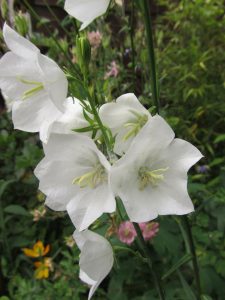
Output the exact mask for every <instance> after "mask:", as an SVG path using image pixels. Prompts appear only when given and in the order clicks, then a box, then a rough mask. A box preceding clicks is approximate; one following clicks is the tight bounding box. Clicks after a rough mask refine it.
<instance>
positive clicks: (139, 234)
mask: <svg viewBox="0 0 225 300" xmlns="http://www.w3.org/2000/svg"><path fill="white" fill-rule="evenodd" d="M133 225H134V228H135V230H136V233H137V238H138V241H139V244H140V246H141V248H142V250H143V252H144V255H145V257H146V262H147V264H148V266H149V269H150V271H151V274H152V277H153V280H154V283H155V287H156V289H157V292H158V295H159V300H165V294H164V290H163V288H162V284H161V280H160V278H159V277H158V275H157V273H156V272H155V270H154V267H153V264H152V260H151V253H150V251H149V249H148V247H147V245H146V243H145V240H144V238H143V235H142V232H141V229H140V227H139V225H138V224H137V223H133Z"/></svg>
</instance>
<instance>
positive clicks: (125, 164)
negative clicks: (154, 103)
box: [110, 115, 202, 223]
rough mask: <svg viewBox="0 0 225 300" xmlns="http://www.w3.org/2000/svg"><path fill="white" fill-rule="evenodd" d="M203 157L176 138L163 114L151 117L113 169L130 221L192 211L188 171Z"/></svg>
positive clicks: (188, 144) (115, 182)
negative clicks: (188, 189) (188, 190)
mask: <svg viewBox="0 0 225 300" xmlns="http://www.w3.org/2000/svg"><path fill="white" fill-rule="evenodd" d="M201 157H202V154H201V153H200V151H199V150H198V149H197V148H196V147H194V146H193V145H192V144H190V143H188V142H186V141H184V140H181V139H177V138H176V139H174V132H173V130H172V129H171V128H170V126H169V125H168V124H167V123H166V121H165V120H164V119H163V118H162V117H160V116H158V115H156V116H154V117H152V118H151V120H149V122H148V123H146V125H145V126H144V127H143V128H142V130H141V131H140V132H139V134H138V135H137V136H136V137H135V138H134V140H133V142H132V144H131V146H130V148H129V149H128V150H127V152H126V154H125V155H124V156H123V157H122V158H120V159H119V160H118V161H117V162H116V163H115V164H114V166H113V167H112V170H111V178H110V180H111V183H112V186H113V189H114V192H115V194H116V195H118V196H119V197H120V198H121V200H122V201H123V203H124V206H125V208H126V211H127V214H128V216H129V218H130V220H131V221H133V222H138V223H139V222H147V221H150V220H153V219H155V218H156V217H157V216H158V215H169V214H175V215H183V214H188V213H190V212H192V211H193V210H194V207H193V204H192V201H191V199H190V197H189V195H188V192H187V172H188V170H189V169H190V167H191V166H192V165H194V164H195V163H196V162H197V161H198V160H199V159H200V158H201Z"/></svg>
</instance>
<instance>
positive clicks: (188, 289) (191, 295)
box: [177, 270, 197, 300]
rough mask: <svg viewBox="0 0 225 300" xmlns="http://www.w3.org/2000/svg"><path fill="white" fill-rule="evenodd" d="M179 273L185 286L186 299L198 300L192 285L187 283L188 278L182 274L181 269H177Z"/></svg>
mask: <svg viewBox="0 0 225 300" xmlns="http://www.w3.org/2000/svg"><path fill="white" fill-rule="evenodd" d="M177 274H178V276H179V278H180V282H181V284H182V286H183V289H184V292H185V295H186V299H187V300H197V298H196V296H195V294H194V293H193V291H192V289H191V287H190V286H189V284H188V283H187V281H186V279H185V278H184V276H183V275H182V274H181V272H180V271H179V270H177Z"/></svg>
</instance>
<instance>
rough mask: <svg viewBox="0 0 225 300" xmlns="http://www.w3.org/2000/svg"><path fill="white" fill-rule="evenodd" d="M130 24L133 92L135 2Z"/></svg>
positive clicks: (132, 4)
mask: <svg viewBox="0 0 225 300" xmlns="http://www.w3.org/2000/svg"><path fill="white" fill-rule="evenodd" d="M129 22H130V30H129V32H130V44H131V51H132V53H131V55H132V72H133V73H132V83H133V90H134V89H135V77H136V74H135V54H134V51H135V48H134V1H133V0H132V3H131V14H130V16H129Z"/></svg>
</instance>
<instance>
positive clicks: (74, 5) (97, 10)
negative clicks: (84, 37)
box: [64, 0, 110, 30]
mask: <svg viewBox="0 0 225 300" xmlns="http://www.w3.org/2000/svg"><path fill="white" fill-rule="evenodd" d="M109 2H110V0H66V2H65V7H64V9H65V10H66V11H67V12H68V14H70V15H71V16H73V17H75V18H76V19H78V20H79V21H80V22H82V23H83V24H82V26H81V28H80V30H82V29H84V28H85V27H87V26H88V25H89V24H90V23H91V22H92V21H93V20H94V19H96V18H97V17H99V16H101V15H103V14H104V13H105V12H106V10H107V8H108V6H109Z"/></svg>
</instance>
